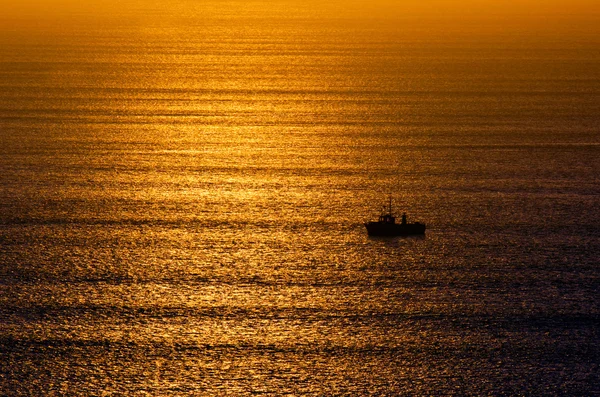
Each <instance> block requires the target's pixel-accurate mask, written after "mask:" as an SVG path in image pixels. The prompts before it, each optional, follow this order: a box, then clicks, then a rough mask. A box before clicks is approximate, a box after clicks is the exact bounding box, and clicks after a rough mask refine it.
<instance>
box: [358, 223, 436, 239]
mask: <svg viewBox="0 0 600 397" xmlns="http://www.w3.org/2000/svg"><path fill="white" fill-rule="evenodd" d="M365 227H366V228H367V233H368V234H369V236H412V235H420V234H425V224H424V223H418V222H415V223H405V224H395V223H382V222H367V223H365Z"/></svg>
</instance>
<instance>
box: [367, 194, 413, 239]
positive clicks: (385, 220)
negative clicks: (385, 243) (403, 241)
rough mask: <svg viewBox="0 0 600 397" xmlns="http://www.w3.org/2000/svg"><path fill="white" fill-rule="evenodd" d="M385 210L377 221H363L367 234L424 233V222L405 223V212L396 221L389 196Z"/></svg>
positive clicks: (400, 234)
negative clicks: (399, 221)
mask: <svg viewBox="0 0 600 397" xmlns="http://www.w3.org/2000/svg"><path fill="white" fill-rule="evenodd" d="M387 210H388V212H387V214H385V213H383V214H381V215H380V216H379V220H378V221H376V222H366V223H365V227H366V228H367V233H369V236H412V235H419V234H425V224H424V223H420V222H414V223H407V222H406V213H403V214H402V221H401V223H396V217H395V216H394V215H393V213H392V198H391V197H390V203H389V206H388V208H387Z"/></svg>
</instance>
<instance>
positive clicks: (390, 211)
mask: <svg viewBox="0 0 600 397" xmlns="http://www.w3.org/2000/svg"><path fill="white" fill-rule="evenodd" d="M388 213H389V214H390V216H391V215H392V195H391V194H390V210H389V212H388Z"/></svg>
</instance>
